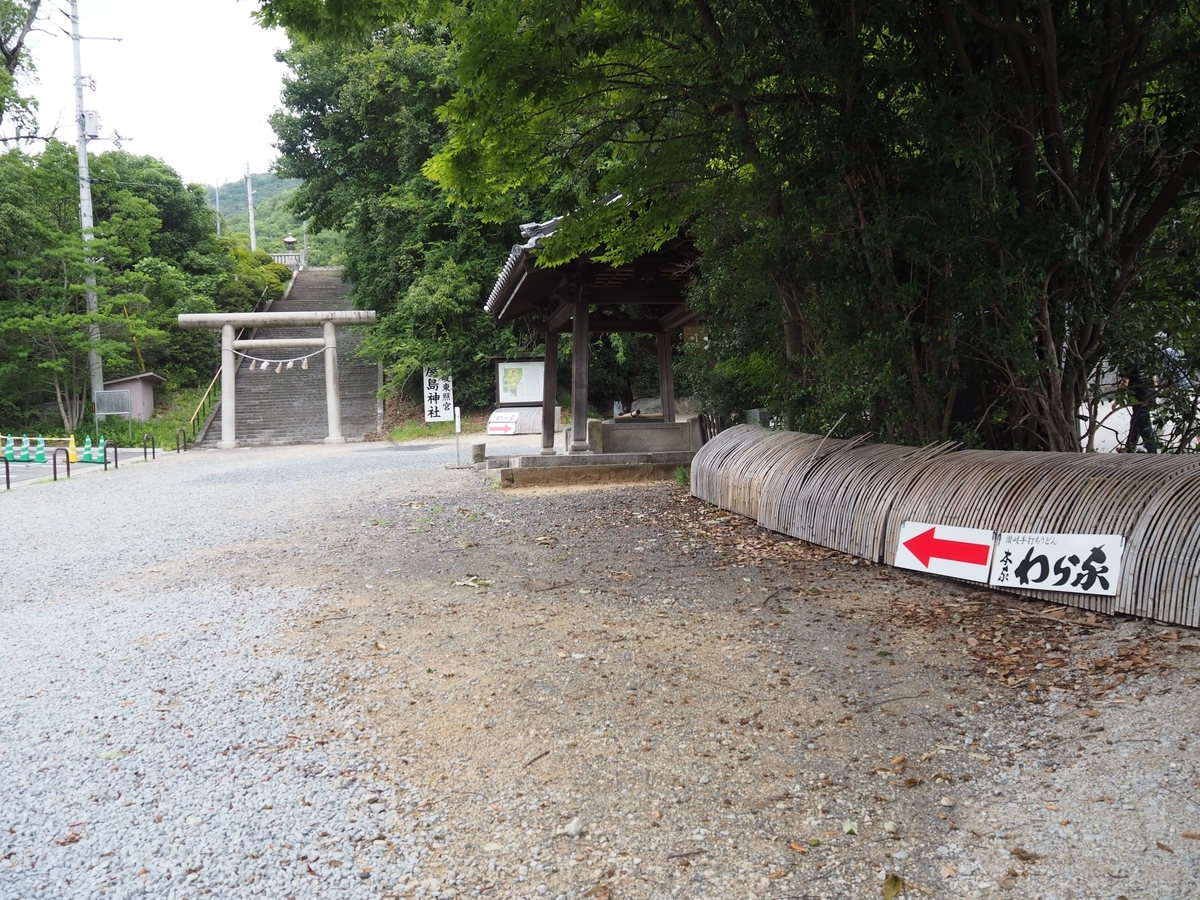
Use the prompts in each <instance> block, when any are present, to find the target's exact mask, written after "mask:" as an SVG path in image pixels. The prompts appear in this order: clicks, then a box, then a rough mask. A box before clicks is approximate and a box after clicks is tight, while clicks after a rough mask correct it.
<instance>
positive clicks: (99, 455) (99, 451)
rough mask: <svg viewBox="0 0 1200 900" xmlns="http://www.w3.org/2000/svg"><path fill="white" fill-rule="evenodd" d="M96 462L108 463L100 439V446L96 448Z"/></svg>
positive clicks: (106, 453) (106, 454) (102, 439)
mask: <svg viewBox="0 0 1200 900" xmlns="http://www.w3.org/2000/svg"><path fill="white" fill-rule="evenodd" d="M96 462H98V463H102V462H108V452H107V450H106V449H105V444H104V438H100V444H99V446H97V447H96Z"/></svg>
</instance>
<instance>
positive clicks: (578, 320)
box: [484, 217, 699, 455]
mask: <svg viewBox="0 0 1200 900" xmlns="http://www.w3.org/2000/svg"><path fill="white" fill-rule="evenodd" d="M561 221H562V219H561V217H560V218H557V219H552V220H550V221H549V222H532V223H529V224H527V225H522V226H521V235H522V237H524V238H525V239H526V241H525V243H524V244H517V245H516V246H514V247H513V248H512V252H511V253H510V254H509V257H508V261H507V262H506V263H505V264H504V268H503V269H502V270H501V272H500V277H499V278H498V279H497V280H496V285H495V287H493V288H492V292H491V295H490V296H489V297H488V299H487V302H486V303H485V304H484V310H485V311H486V312H489V313H491V314H492V315H494V316H495V317H496V320H497V321H498V322H500V323H501V324H504V323H507V322H511V321H513V320H514V319H518V318H521V317H524V318H526V319H528V320H529V322H530V324H531V325H532V326H533V328H534V329H535V330H536V331H539V332H542V333H544V334H545V335H546V365H545V375H544V378H545V381H544V385H543V391H542V453H543V454H546V455H553V454H554V453H555V450H554V434H555V425H556V422H555V421H554V408H555V394H556V392H557V391H556V389H557V384H558V341H559V335H560V334H563V333H569V334H570V336H571V369H572V372H571V443H570V448H569V450H570V452H571V453H587V452H589V451H590V450H591V447H590V446H589V443H588V428H587V410H588V345H589V337H590V336H591V335H593V334H611V333H614V332H623V333H634V334H653V335H656V336H657V338H658V378H659V388H660V392H661V397H662V415H663V422H666V423H673V422H674V421H675V386H674V376H673V370H672V366H671V338H672V336H673V335H674V334H676V333H678V332H680V331H682V330H683V329H684V327H685V326H688V325H692V324H695V323H696V321H697V320H698V319H699V315H698V314H697V313H696V312H694V311H693V310H692V309H691V308H690V307H689V306H688V304H687V299H686V293H685V291H686V288H687V287H688V285H689V284H691V282H692V281H693V279H694V276H693V274H692V266H693V263H694V261H695V258H696V254H695V251H694V250H693V249H692V245H691V244H690V243H689V242H687V241H686V240H683V239H676V240H674V241H670V242H668V243H667V244H665V245H664V246H663V247H662V248H660V249H659V250H657V251H655V252H653V253H647V254H645V255H643V256H641V257H639V258H638V259H637V260H635V261H634V262H632V263H629V264H628V265H620V266H614V265H612V264H609V263H604V262H598V261H596V260H594V259H589V258H585V257H579V258H576V259H574V260H572V261H570V262H568V263H564V264H563V265H560V266H554V267H547V268H542V267H539V266H537V265H536V257H537V250H538V248H539V247H540V246H541V243H542V241H543V240H545V239H546V238H547V237H549V236H550V235H552V234H553V233H554V232H555V230H557V228H558V225H559V223H560V222H561Z"/></svg>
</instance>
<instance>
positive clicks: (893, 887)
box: [883, 872, 904, 900]
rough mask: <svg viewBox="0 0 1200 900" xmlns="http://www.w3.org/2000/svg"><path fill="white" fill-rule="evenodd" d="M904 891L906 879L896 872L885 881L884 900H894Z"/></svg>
mask: <svg viewBox="0 0 1200 900" xmlns="http://www.w3.org/2000/svg"><path fill="white" fill-rule="evenodd" d="M902 890H904V879H903V878H901V877H900V876H899V875H897V874H896V873H895V872H893V873H892V874H890V875H889V876H888V877H887V878H885V879H884V880H883V900H892V898H893V897H895V896H896V895H897V894H899V893H900V892H901V891H902Z"/></svg>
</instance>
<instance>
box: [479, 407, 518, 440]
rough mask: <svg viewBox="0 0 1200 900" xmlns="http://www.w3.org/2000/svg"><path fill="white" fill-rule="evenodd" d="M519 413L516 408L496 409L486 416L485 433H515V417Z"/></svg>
mask: <svg viewBox="0 0 1200 900" xmlns="http://www.w3.org/2000/svg"><path fill="white" fill-rule="evenodd" d="M520 415H521V413H520V412H519V411H518V410H515V409H514V410H511V411H509V410H504V409H498V410H496V411H495V412H494V413H492V415H491V417H490V418H488V426H487V433H488V434H516V433H517V417H518V416H520Z"/></svg>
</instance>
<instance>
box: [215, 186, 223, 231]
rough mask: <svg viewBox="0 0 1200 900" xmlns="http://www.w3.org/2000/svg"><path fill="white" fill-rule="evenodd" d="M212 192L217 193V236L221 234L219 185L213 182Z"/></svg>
mask: <svg viewBox="0 0 1200 900" xmlns="http://www.w3.org/2000/svg"><path fill="white" fill-rule="evenodd" d="M213 192H214V193H215V194H216V195H217V237H220V236H221V185H219V184H214V185H213Z"/></svg>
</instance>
